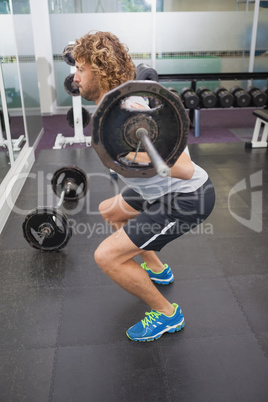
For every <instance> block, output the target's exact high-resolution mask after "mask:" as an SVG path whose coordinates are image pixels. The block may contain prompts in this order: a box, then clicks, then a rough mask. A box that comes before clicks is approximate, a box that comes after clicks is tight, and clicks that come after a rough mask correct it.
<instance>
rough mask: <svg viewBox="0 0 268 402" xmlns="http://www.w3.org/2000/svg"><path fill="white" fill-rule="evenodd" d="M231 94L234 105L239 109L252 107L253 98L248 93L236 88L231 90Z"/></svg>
mask: <svg viewBox="0 0 268 402" xmlns="http://www.w3.org/2000/svg"><path fill="white" fill-rule="evenodd" d="M230 93H231V94H232V95H233V96H234V99H235V102H234V105H235V106H238V107H247V106H249V105H250V101H251V98H250V96H249V94H248V93H246V91H245V90H244V89H243V88H241V87H239V86H234V87H232V88H231V89H230Z"/></svg>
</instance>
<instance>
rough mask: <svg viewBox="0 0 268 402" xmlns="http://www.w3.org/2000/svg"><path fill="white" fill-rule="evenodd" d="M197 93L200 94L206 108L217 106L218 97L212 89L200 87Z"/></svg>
mask: <svg viewBox="0 0 268 402" xmlns="http://www.w3.org/2000/svg"><path fill="white" fill-rule="evenodd" d="M197 95H198V96H199V98H200V100H201V103H202V105H203V106H204V107H206V108H212V107H215V106H216V104H217V97H216V95H215V94H214V93H213V92H212V91H210V89H208V88H205V87H200V88H199V89H198V90H197Z"/></svg>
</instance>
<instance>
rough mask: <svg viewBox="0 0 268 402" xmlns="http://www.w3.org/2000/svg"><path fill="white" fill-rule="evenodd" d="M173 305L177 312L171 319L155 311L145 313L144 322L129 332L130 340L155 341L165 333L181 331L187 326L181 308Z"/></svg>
mask: <svg viewBox="0 0 268 402" xmlns="http://www.w3.org/2000/svg"><path fill="white" fill-rule="evenodd" d="M172 305H173V306H174V307H175V312H174V314H173V315H172V316H171V317H169V316H167V315H165V314H162V313H159V312H158V311H155V310H152V311H151V312H150V313H145V318H144V319H143V320H141V321H140V322H138V323H137V324H135V325H133V327H131V328H129V329H128V330H127V332H126V334H127V336H128V338H129V339H131V340H132V341H139V342H146V341H154V340H155V339H158V338H160V336H161V335H163V334H164V333H165V332H169V333H173V332H175V331H180V330H181V329H182V328H183V327H184V325H185V324H184V317H183V314H182V311H181V308H180V306H178V304H176V303H173V304H172Z"/></svg>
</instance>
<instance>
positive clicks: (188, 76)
mask: <svg viewBox="0 0 268 402" xmlns="http://www.w3.org/2000/svg"><path fill="white" fill-rule="evenodd" d="M158 78H159V82H160V83H161V82H168V83H169V85H170V83H171V82H172V81H190V82H191V88H192V90H193V91H194V92H195V90H196V84H197V82H203V81H240V80H247V81H252V80H254V79H256V80H268V72H266V71H265V72H248V73H237V72H235V73H185V74H158ZM254 108H255V106H254ZM217 109H219V107H217ZM201 110H202V108H201V109H200V108H199V107H197V108H195V109H190V111H189V117H190V120H191V122H192V124H193V126H194V130H195V131H194V136H195V137H200V112H201ZM207 110H213V109H207Z"/></svg>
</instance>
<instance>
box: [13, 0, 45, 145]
mask: <svg viewBox="0 0 268 402" xmlns="http://www.w3.org/2000/svg"><path fill="white" fill-rule="evenodd" d="M12 3H13V13H14V15H13V21H14V32H15V39H16V45H17V52H18V58H19V71H20V78H21V88H22V93H23V106H24V112H25V120H26V127H27V139H28V143H29V146H30V147H31V146H33V145H34V144H35V141H36V140H37V137H38V135H39V134H40V132H41V130H42V127H43V122H42V116H41V107H40V96H39V87H38V77H37V64H36V60H35V49H34V38H33V30H32V19H31V18H32V17H31V14H30V7H28V8H27V7H26V8H25V10H26V12H25V13H23V14H22V11H19V12H20V13H16V14H15V12H16V8H15V4H17V2H16V1H14V0H13V1H12ZM26 3H27V4H28V3H29V1H28V0H27V1H26V0H25V1H24V4H26ZM12 138H13V133H12Z"/></svg>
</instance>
